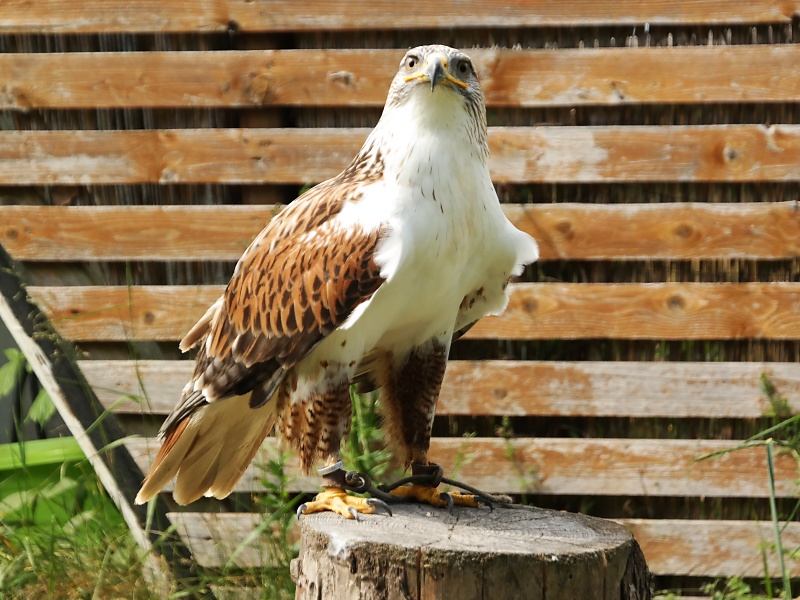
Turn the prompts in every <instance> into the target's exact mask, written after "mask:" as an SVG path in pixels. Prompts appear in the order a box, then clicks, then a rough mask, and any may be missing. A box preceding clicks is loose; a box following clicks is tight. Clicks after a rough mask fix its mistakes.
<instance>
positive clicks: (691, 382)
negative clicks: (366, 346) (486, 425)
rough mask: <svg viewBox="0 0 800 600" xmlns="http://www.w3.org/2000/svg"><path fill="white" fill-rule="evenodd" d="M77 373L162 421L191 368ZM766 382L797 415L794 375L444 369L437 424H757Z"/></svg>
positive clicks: (510, 366)
mask: <svg viewBox="0 0 800 600" xmlns="http://www.w3.org/2000/svg"><path fill="white" fill-rule="evenodd" d="M79 366H80V369H81V372H82V373H83V374H84V376H85V377H86V379H87V381H88V382H89V384H90V385H91V386H92V389H93V390H94V392H95V394H97V397H98V399H99V400H100V402H101V403H102V404H103V406H104V407H105V408H107V409H113V410H114V411H116V412H120V413H132V414H148V413H151V414H160V415H166V414H167V413H169V412H170V411H171V410H172V408H173V407H174V406H175V404H176V403H177V400H178V398H179V397H180V393H181V390H182V389H183V386H184V385H185V384H186V382H187V381H188V380H189V378H190V376H191V374H192V369H193V366H194V363H193V362H192V361H188V360H182V361H161V360H142V361H130V360H83V361H80V362H79ZM762 374H764V375H766V376H767V377H768V378H769V380H770V382H772V384H773V385H774V386H775V389H776V390H777V391H778V393H779V394H780V395H781V396H784V397H786V398H789V399H790V402H791V404H790V409H792V410H793V411H794V412H800V403H799V402H798V401H797V398H800V365H798V364H792V363H734V362H726V363H678V362H674V363H667V362H662V363H658V362H656V363H653V362H561V361H506V360H498V361H450V362H449V363H448V365H447V371H446V372H445V378H444V383H443V385H442V393H441V396H440V397H439V404H438V406H437V408H436V414H437V415H440V416H443V415H498V416H499V415H509V416H518V417H519V416H544V415H548V416H564V417H579V416H587V417H589V416H594V417H600V416H627V417H637V418H646V417H675V418H686V417H700V418H703V417H708V418H744V419H750V418H758V417H762V416H765V415H771V414H774V408H773V407H772V406H771V404H770V402H769V399H768V398H767V397H766V395H765V394H764V392H763V390H762V389H761V385H760V378H761V376H762Z"/></svg>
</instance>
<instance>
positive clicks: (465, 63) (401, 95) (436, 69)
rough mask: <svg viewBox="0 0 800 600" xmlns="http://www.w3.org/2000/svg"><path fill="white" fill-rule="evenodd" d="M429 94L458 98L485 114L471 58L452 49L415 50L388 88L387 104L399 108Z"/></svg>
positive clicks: (405, 60)
mask: <svg viewBox="0 0 800 600" xmlns="http://www.w3.org/2000/svg"><path fill="white" fill-rule="evenodd" d="M422 92H427V94H428V96H430V97H431V99H433V97H434V96H436V97H437V99H439V98H438V97H439V96H442V95H443V96H442V98H441V99H444V98H445V97H451V98H457V99H459V100H461V101H463V102H464V103H465V104H466V105H468V106H470V107H472V108H473V109H477V110H478V111H479V112H484V101H483V92H482V91H481V86H480V83H478V75H477V73H476V72H475V67H474V66H473V64H472V61H471V60H470V58H469V56H467V55H466V54H464V53H463V52H461V51H459V50H456V49H455V48H450V47H449V46H441V45H432V46H418V47H416V48H412V49H411V50H409V51H408V52H406V55H405V56H404V57H403V60H401V61H400V68H399V70H398V72H397V75H395V77H394V80H393V81H392V86H391V88H390V89H389V98H388V100H387V104H388V105H395V106H400V105H403V104H404V103H405V102H407V101H408V100H409V98H411V97H413V96H415V95H417V94H421V93H422Z"/></svg>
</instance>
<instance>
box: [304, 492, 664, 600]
mask: <svg viewBox="0 0 800 600" xmlns="http://www.w3.org/2000/svg"><path fill="white" fill-rule="evenodd" d="M300 530H301V539H300V555H299V557H298V559H297V561H296V563H295V564H293V569H292V578H293V579H294V581H295V583H296V584H297V595H296V599H297V600H319V599H320V598H326V599H330V600H348V599H350V598H359V600H449V599H452V598H486V597H487V596H490V597H491V598H492V599H493V600H518V599H520V598H526V599H528V600H544V599H545V598H547V599H548V600H575V599H576V598H596V599H597V600H633V599H636V600H643V599H644V598H649V597H650V593H649V589H647V586H646V585H645V590H644V592H643V595H639V594H638V593H637V592H638V591H639V590H635V591H634V592H633V593H631V592H630V590H629V589H628V586H627V585H626V584H625V583H624V582H623V575H624V574H626V570H627V568H631V567H630V566H629V565H631V563H634V564H636V565H637V570H638V572H637V573H635V574H633V575H631V577H633V578H635V579H639V580H642V581H645V582H646V581H648V579H649V573H648V572H647V567H646V565H645V564H644V559H643V558H642V556H641V550H640V549H639V547H638V546H637V545H636V544H635V543H634V541H633V536H632V535H631V533H630V531H628V530H627V529H626V528H625V527H623V526H621V525H619V524H618V523H615V522H613V521H609V520H604V519H597V518H592V517H587V516H584V515H578V514H574V513H566V512H561V511H554V510H546V509H537V508H531V509H529V510H505V511H504V510H499V509H498V510H492V509H490V508H488V507H486V508H461V507H459V508H455V509H454V510H453V512H452V514H449V513H448V512H446V511H442V510H430V508H429V507H425V506H421V505H398V506H397V507H396V508H395V509H394V516H392V517H387V516H386V515H365V516H364V518H362V519H359V521H357V522H356V521H354V520H347V519H342V518H341V517H340V516H339V515H335V514H332V513H321V514H313V515H306V516H303V517H302V518H301V519H300ZM634 554H636V555H637V556H635V557H634V556H632V555H634ZM626 567H627V568H626ZM489 590H491V592H490V594H487V593H486V592H487V591H489Z"/></svg>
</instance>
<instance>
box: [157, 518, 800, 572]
mask: <svg viewBox="0 0 800 600" xmlns="http://www.w3.org/2000/svg"><path fill="white" fill-rule="evenodd" d="M498 510H499V509H498ZM170 518H171V519H172V520H173V521H174V522H176V523H177V524H178V528H179V529H178V531H179V532H180V534H181V536H182V537H183V538H184V540H185V542H186V543H187V545H189V546H190V547H191V548H192V550H193V555H194V556H195V557H196V558H197V559H198V561H200V564H202V565H203V566H205V567H217V566H221V565H224V564H225V562H226V560H227V557H228V556H230V552H231V550H230V548H231V546H233V545H234V544H235V543H236V542H232V541H231V540H235V541H238V540H243V539H245V537H247V535H248V534H249V533H250V532H251V531H253V529H255V528H256V527H258V526H259V525H261V523H262V520H263V517H261V516H260V515H257V514H252V513H171V514H170ZM375 518H378V517H375ZM619 522H620V523H622V524H624V525H625V526H626V527H628V528H630V530H631V531H632V532H633V534H634V536H635V538H636V541H637V542H639V545H640V546H641V547H642V551H643V552H644V555H645V558H646V559H647V565H648V567H650V569H651V570H652V571H653V573H654V574H656V575H691V576H698V575H701V576H712V577H732V576H734V575H739V576H743V577H762V576H763V573H764V572H763V566H762V563H761V553H760V547H761V542H762V540H769V539H771V538H772V532H771V527H772V525H771V524H769V523H763V522H753V521H712V520H689V519H685V520H684V519H663V520H661V519H659V520H656V519H619ZM217 540H228V541H227V543H224V545H217ZM784 541H785V544H786V546H787V547H788V548H795V547H797V546H799V545H800V523H789V524H787V526H786V529H785V530H784ZM262 546H263V544H262ZM241 556H242V558H241V562H240V563H239V564H241V565H242V566H248V567H250V566H252V567H258V566H260V565H262V564H263V562H261V561H262V558H261V556H263V551H261V550H260V549H255V550H252V551H248V550H245V551H244V552H243V553H242V555H241ZM768 557H769V565H770V570H771V572H772V573H773V574H777V573H776V571H774V569H775V568H776V565H775V559H774V556H773V555H772V553H771V552H770V553H769V554H768ZM799 560H800V559H797V558H795V559H794V560H793V561H792V562H791V564H790V567H789V568H790V569H791V571H792V572H797V571H798V570H800V562H798V561H799Z"/></svg>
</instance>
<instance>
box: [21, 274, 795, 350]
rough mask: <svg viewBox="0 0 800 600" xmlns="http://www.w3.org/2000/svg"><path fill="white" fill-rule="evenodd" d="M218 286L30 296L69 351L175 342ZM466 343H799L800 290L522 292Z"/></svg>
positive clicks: (41, 290)
mask: <svg viewBox="0 0 800 600" xmlns="http://www.w3.org/2000/svg"><path fill="white" fill-rule="evenodd" d="M223 289H224V288H223V287H222V286H166V285H164V286H131V287H126V286H109V287H104V286H96V287H95V286H87V287H81V286H69V287H67V286H55V287H51V286H45V287H40V286H30V287H29V288H28V293H29V294H30V295H31V297H32V298H33V299H34V301H36V302H37V303H38V304H39V305H40V306H41V307H42V309H43V310H44V313H45V314H46V315H47V316H48V317H49V318H50V319H51V321H52V322H53V325H54V326H55V327H56V329H57V330H58V331H59V332H60V333H61V334H62V335H63V336H64V337H66V338H67V339H71V340H74V341H87V340H95V341H119V342H122V341H131V340H136V339H138V340H162V341H169V340H178V339H180V338H181V337H182V336H183V335H184V334H185V333H186V332H187V331H188V330H189V329H190V328H191V326H192V325H194V323H195V322H196V321H197V320H198V319H199V318H200V317H201V316H202V315H203V314H204V313H205V311H206V309H207V308H208V306H210V305H211V304H212V303H213V302H215V301H216V299H217V298H218V297H219V296H220V294H221V293H222V292H223ZM509 289H510V298H511V300H510V302H509V305H508V308H507V309H506V310H505V312H503V314H502V315H500V316H497V317H486V318H485V319H482V320H481V321H479V322H478V323H477V324H476V325H475V326H474V327H473V328H472V329H471V330H470V331H469V332H468V334H467V337H469V338H471V339H497V338H499V339H512V340H524V339H531V340H541V339H593V338H610V339H656V340H660V339H666V340H687V339H696V340H703V339H745V338H760V339H798V337H800V283H741V284H726V283H652V284H633V283H631V284H614V283H610V284H604V283H592V284H585V283H521V284H515V285H512V286H510V288H509Z"/></svg>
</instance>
